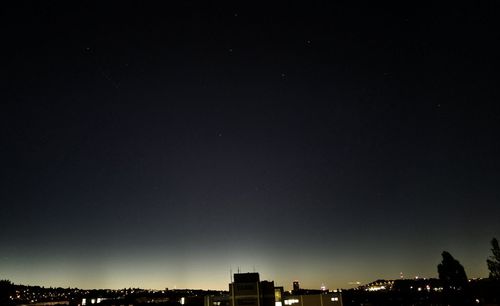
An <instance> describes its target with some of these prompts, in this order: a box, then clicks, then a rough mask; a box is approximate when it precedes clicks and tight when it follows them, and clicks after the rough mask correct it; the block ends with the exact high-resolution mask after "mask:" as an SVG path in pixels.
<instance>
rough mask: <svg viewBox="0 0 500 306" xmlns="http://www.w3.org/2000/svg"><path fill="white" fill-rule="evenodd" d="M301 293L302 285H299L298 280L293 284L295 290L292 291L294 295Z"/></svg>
mask: <svg viewBox="0 0 500 306" xmlns="http://www.w3.org/2000/svg"><path fill="white" fill-rule="evenodd" d="M299 291H300V284H299V281H298V280H296V281H294V282H293V290H292V293H293V294H299Z"/></svg>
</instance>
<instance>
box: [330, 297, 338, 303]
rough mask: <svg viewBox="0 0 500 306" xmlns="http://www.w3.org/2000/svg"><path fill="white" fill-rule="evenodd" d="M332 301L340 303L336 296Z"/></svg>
mask: <svg viewBox="0 0 500 306" xmlns="http://www.w3.org/2000/svg"><path fill="white" fill-rule="evenodd" d="M331 300H332V302H338V301H339V298H338V297H336V296H334V297H332V298H331Z"/></svg>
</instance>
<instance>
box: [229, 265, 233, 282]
mask: <svg viewBox="0 0 500 306" xmlns="http://www.w3.org/2000/svg"><path fill="white" fill-rule="evenodd" d="M229 280H230V282H231V283H232V282H233V267H232V266H231V265H230V266H229Z"/></svg>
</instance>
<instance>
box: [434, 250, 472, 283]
mask: <svg viewBox="0 0 500 306" xmlns="http://www.w3.org/2000/svg"><path fill="white" fill-rule="evenodd" d="M441 256H442V257H443V261H442V262H441V263H440V264H439V265H438V273H439V279H440V280H441V281H442V282H443V286H444V288H445V289H446V290H449V289H452V290H461V289H464V288H465V286H466V285H467V275H466V274H465V270H464V267H463V266H462V265H461V264H460V262H459V261H458V260H456V259H455V258H453V256H451V254H450V253H448V252H446V251H444V252H443V253H442V254H441Z"/></svg>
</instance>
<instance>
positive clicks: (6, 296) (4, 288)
mask: <svg viewBox="0 0 500 306" xmlns="http://www.w3.org/2000/svg"><path fill="white" fill-rule="evenodd" d="M12 291H13V284H12V283H11V282H10V281H9V280H6V279H2V280H0V305H9V304H11V303H10V295H11V294H12Z"/></svg>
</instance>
